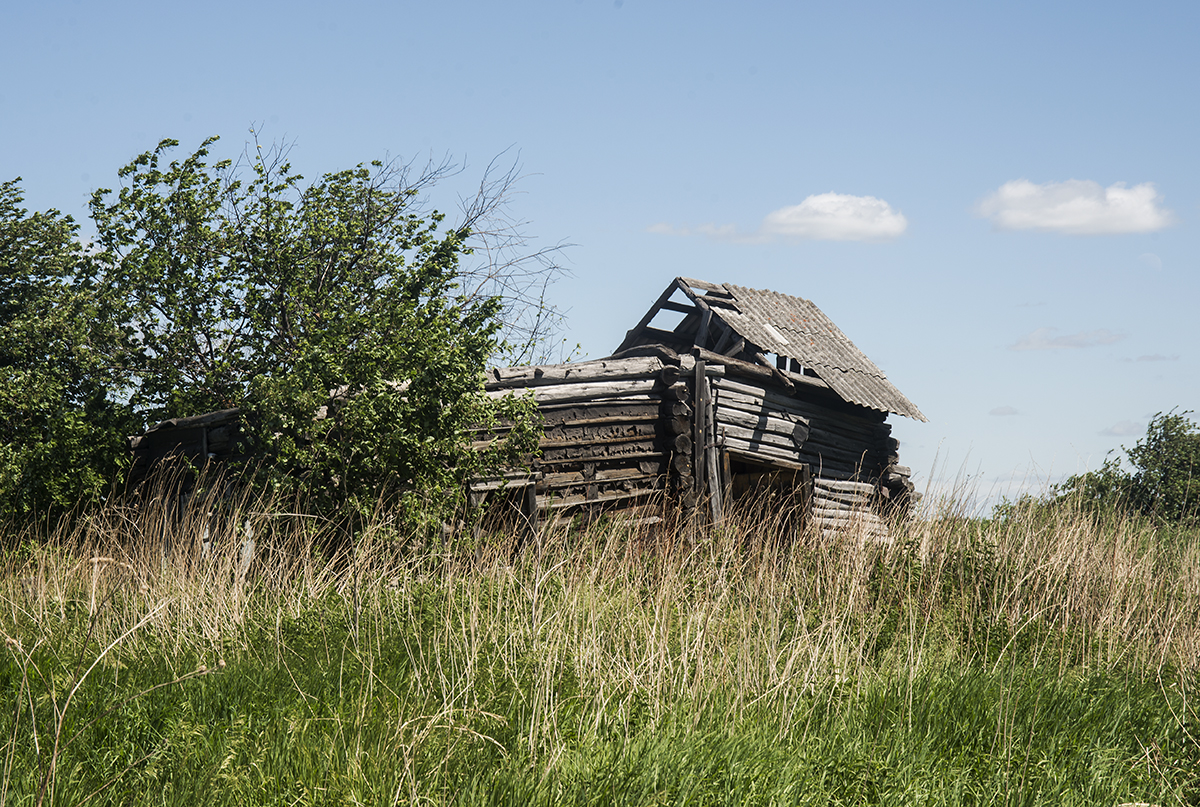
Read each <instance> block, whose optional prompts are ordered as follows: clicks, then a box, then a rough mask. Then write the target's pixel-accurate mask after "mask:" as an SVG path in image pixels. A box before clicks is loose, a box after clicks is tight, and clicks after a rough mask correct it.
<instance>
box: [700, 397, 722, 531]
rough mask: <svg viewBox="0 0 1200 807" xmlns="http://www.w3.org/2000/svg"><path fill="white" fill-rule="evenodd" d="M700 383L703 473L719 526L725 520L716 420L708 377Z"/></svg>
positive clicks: (713, 514) (715, 520) (715, 521)
mask: <svg viewBox="0 0 1200 807" xmlns="http://www.w3.org/2000/svg"><path fill="white" fill-rule="evenodd" d="M700 383H701V384H703V385H704V395H703V400H704V410H705V412H704V472H705V474H706V475H707V477H708V499H709V504H710V505H711V507H712V520H713V523H714V524H720V523H721V522H722V521H723V520H724V518H725V512H724V508H723V507H722V506H721V474H720V472H719V471H718V470H717V433H716V422H717V419H716V418H715V417H713V411H712V409H713V399H712V388H711V387H710V386H709V383H708V377H707V376H705V377H704V378H702V379H701V380H700Z"/></svg>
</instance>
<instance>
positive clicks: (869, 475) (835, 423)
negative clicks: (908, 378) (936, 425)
mask: <svg viewBox="0 0 1200 807" xmlns="http://www.w3.org/2000/svg"><path fill="white" fill-rule="evenodd" d="M714 386H715V387H716V400H717V405H716V418H717V421H718V422H719V423H721V424H722V428H723V430H724V434H725V443H726V446H727V447H729V448H733V449H736V450H739V451H748V452H753V453H759V454H765V455H767V456H769V457H774V458H776V459H781V460H785V461H788V462H797V463H804V464H808V465H810V466H811V467H812V470H813V475H814V476H821V477H826V478H833V479H843V480H854V479H874V478H878V477H879V476H880V475H881V474H882V473H883V472H884V469H885V468H886V467H887V465H888V459H889V456H888V450H889V447H890V445H892V444H893V443H895V441H894V440H891V426H889V425H888V424H887V423H885V422H883V419H882V416H881V417H880V418H879V419H878V420H874V419H871V418H870V417H869V416H867V415H865V414H858V413H849V412H844V411H837V410H834V409H832V408H830V407H826V406H824V405H822V404H821V403H818V402H817V401H815V400H809V399H800V398H797V397H793V396H791V395H788V394H786V393H785V392H783V391H781V390H773V389H770V388H768V387H763V386H760V385H757V384H753V383H750V382H749V381H748V380H745V379H743V380H737V381H735V380H734V379H733V378H730V377H728V376H727V377H725V378H718V379H716V380H715V382H714ZM866 411H869V410H866ZM871 414H873V413H871ZM889 441H891V442H890V443H889Z"/></svg>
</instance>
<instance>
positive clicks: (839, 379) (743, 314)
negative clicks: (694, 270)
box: [614, 276, 929, 423]
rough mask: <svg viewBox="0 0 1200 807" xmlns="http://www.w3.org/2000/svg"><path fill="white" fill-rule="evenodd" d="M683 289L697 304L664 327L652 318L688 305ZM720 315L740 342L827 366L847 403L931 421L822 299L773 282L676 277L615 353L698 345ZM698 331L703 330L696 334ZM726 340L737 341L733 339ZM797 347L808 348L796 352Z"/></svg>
mask: <svg viewBox="0 0 1200 807" xmlns="http://www.w3.org/2000/svg"><path fill="white" fill-rule="evenodd" d="M676 291H680V292H682V293H683V294H684V296H686V297H687V298H688V300H690V302H691V303H692V304H693V306H694V309H693V310H692V313H691V314H689V315H688V316H687V317H685V319H684V320H683V321H682V322H680V323H679V324H678V325H676V330H675V331H663V330H662V329H660V328H656V327H654V326H652V325H650V323H651V322H652V321H653V320H654V318H655V317H656V316H657V315H658V313H659V312H660V311H662V310H663V309H667V310H670V311H676V312H682V311H685V310H687V309H685V308H683V307H682V306H681V304H680V303H676V302H674V301H671V297H672V296H673V295H674V293H675V292H676ZM782 302H786V304H787V306H786V307H780V306H779V305H777V304H778V303H782ZM775 307H779V308H780V310H779V311H775V312H774V313H776V314H781V315H783V316H784V319H782V320H779V321H778V322H777V323H772V322H771V319H772V317H771V313H772V311H773V310H774V308H775ZM776 319H778V318H776ZM714 321H717V322H719V323H720V327H723V328H726V329H728V332H730V333H734V334H736V335H737V337H739V338H740V339H741V340H742V341H741V342H740V343H738V344H741V345H743V346H751V347H753V348H756V349H757V352H758V353H759V354H765V353H774V354H776V355H778V356H783V357H786V358H789V359H792V360H794V361H796V362H797V363H799V364H800V365H803V366H804V367H807V368H811V369H812V370H813V371H814V372H816V371H818V370H820V371H822V372H823V373H824V376H825V377H824V378H823V379H822V381H823V382H824V383H825V384H826V385H827V386H828V387H829V388H830V389H831V390H832V391H834V392H835V393H836V394H837V395H838V396H839V397H840V398H842V400H844V401H846V402H847V403H851V404H855V405H857V406H862V407H865V408H867V409H874V410H876V411H880V412H887V413H891V414H896V415H901V416H903V417H908V418H912V419H913V420H917V421H920V422H922V423H927V422H929V421H928V418H926V417H925V415H924V414H923V413H922V412H921V410H920V409H919V408H917V406H916V404H914V403H913V402H912V401H911V400H909V399H908V397H907V396H905V395H904V393H902V392H901V391H900V390H899V389H898V388H897V387H896V386H895V385H894V384H893V383H892V382H891V381H890V380H889V379H888V377H887V375H886V374H885V373H884V372H883V371H882V370H881V369H879V367H878V366H877V365H875V363H874V362H872V361H871V359H870V358H869V357H868V356H867V355H866V354H865V353H864V352H863V351H862V350H861V349H859V348H858V346H857V345H855V344H854V342H853V341H852V340H851V339H850V338H849V337H848V336H846V334H845V333H844V332H843V331H842V330H841V329H840V328H838V327H837V325H836V324H835V323H834V322H833V320H831V319H830V318H829V317H828V316H827V315H826V314H825V313H824V312H823V311H821V309H820V308H819V307H818V306H817V305H816V304H815V303H813V302H812V301H811V300H807V299H805V298H803V297H795V296H793V295H789V294H784V293H782V292H776V291H771V290H769V289H768V290H764V289H753V288H749V287H743V286H737V285H734V284H731V283H711V282H709V281H706V280H698V279H696V278H690V277H683V276H679V277H676V278H675V279H674V280H672V281H671V283H670V284H669V285H668V286H667V288H666V290H665V291H663V293H662V294H661V295H660V296H659V298H658V300H656V301H655V303H654V304H653V305H652V306H651V307H650V309H649V311H647V312H646V314H645V316H643V317H642V319H641V320H640V321H639V322H638V324H637V325H635V326H634V327H633V328H631V329H630V330H629V331H628V332H627V333H626V334H625V338H624V339H623V340H622V342H621V344H620V345H619V346H618V347H617V349H616V350H615V351H614V355H620V354H622V353H623V352H625V351H626V350H629V349H632V348H634V347H637V346H638V345H645V344H647V343H652V342H663V343H665V342H666V341H667V340H669V341H670V342H671V343H672V346H675V344H676V343H677V344H678V347H681V348H682V347H683V346H684V345H686V344H688V343H689V342H691V343H692V344H693V345H694V346H696V347H704V344H706V343H707V342H708V339H709V338H710V337H711V336H712V334H713V333H714V331H715V329H716V327H717V326H716V325H714V324H713V323H714ZM788 321H790V322H803V323H805V327H807V323H809V322H810V321H811V322H813V323H814V324H815V325H816V326H817V331H816V332H813V331H808V330H803V331H802V330H799V329H797V328H796V327H789V325H788V324H787V322H788ZM684 326H687V327H684ZM681 327H683V328H684V330H683V332H681V331H680V330H679V329H680V328H681ZM692 331H694V332H695V333H694V334H693V335H692V336H690V337H689V333H691V332H692ZM783 332H786V333H788V334H790V335H792V336H793V337H794V338H795V337H799V338H798V339H796V341H795V344H797V345H800V344H803V342H804V341H807V342H808V344H809V346H811V347H813V348H815V349H816V352H815V353H814V352H812V351H796V350H792V349H789V348H790V347H791V345H792V344H793V340H791V339H788V338H787V336H785V335H784V333H783ZM822 336H823V337H824V339H822ZM717 341H719V340H717ZM713 347H714V348H716V349H717V350H716V351H715V352H716V353H717V354H718V355H726V356H729V358H731V359H733V360H735V361H740V360H739V359H737V357H736V356H732V355H730V354H729V353H726V352H723V351H721V350H720V348H721V347H722V345H721V344H713ZM725 347H734V345H732V344H729V343H726V344H725ZM797 352H799V353H800V354H801V355H794V354H795V353H797ZM758 360H759V361H760V362H765V361H766V358H765V356H763V355H758ZM775 372H777V373H778V375H779V376H780V380H781V381H782V380H783V379H785V378H786V379H788V381H791V380H792V379H793V377H800V378H803V379H804V381H806V382H807V381H811V380H812V379H811V377H809V376H806V375H804V376H799V375H798V374H796V373H792V372H790V371H787V370H778V371H775ZM820 374H821V373H818V375H820ZM785 383H787V382H785Z"/></svg>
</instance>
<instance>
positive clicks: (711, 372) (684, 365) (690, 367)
mask: <svg viewBox="0 0 1200 807" xmlns="http://www.w3.org/2000/svg"><path fill="white" fill-rule="evenodd" d="M700 361H704V360H703V359H701V360H700ZM679 369H680V371H681V372H682V373H692V374H694V373H695V370H696V357H695V356H691V355H689V354H687V353H684V354H683V355H682V356H680V357H679ZM704 374H705V375H706V376H709V377H710V378H712V377H714V376H723V375H725V368H724V367H722V366H721V365H719V364H708V363H706V364H705V365H704Z"/></svg>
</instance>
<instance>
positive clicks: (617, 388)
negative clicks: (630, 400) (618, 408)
mask: <svg viewBox="0 0 1200 807" xmlns="http://www.w3.org/2000/svg"><path fill="white" fill-rule="evenodd" d="M654 387H655V382H654V381H644V380H633V381H596V382H586V383H581V384H559V385H556V386H549V387H533V388H529V389H498V390H489V391H487V392H485V393H484V394H485V395H487V396H488V397H489V398H504V397H507V396H510V395H523V394H525V393H526V392H532V393H533V397H534V400H536V401H537V402H538V403H539V404H541V403H564V402H567V401H591V400H596V399H599V398H619V397H622V396H627V395H638V394H643V395H644V394H648V393H650V392H651V391H652V390H653V389H654Z"/></svg>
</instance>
